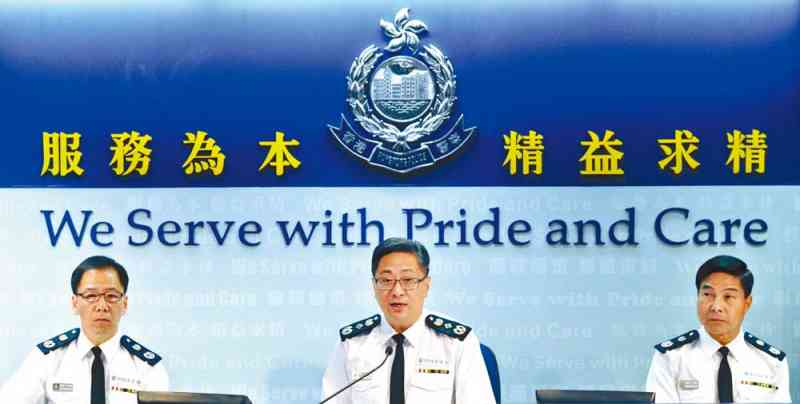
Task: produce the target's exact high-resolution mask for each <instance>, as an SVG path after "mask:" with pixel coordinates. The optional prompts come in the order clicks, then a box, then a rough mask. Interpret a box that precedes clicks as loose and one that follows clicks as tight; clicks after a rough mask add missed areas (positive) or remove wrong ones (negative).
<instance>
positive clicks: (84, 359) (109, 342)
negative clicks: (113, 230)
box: [0, 256, 169, 404]
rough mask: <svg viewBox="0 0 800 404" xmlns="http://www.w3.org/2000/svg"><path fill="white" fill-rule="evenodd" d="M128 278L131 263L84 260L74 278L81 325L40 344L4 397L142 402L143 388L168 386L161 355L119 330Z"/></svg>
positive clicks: (92, 403)
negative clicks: (141, 393) (138, 394)
mask: <svg viewBox="0 0 800 404" xmlns="http://www.w3.org/2000/svg"><path fill="white" fill-rule="evenodd" d="M128 281H129V280H128V273H127V271H126V270H125V268H124V267H123V266H122V265H120V264H119V263H117V262H116V261H114V260H113V259H111V258H108V257H104V256H94V257H89V258H87V259H85V260H84V261H83V262H81V263H80V265H78V267H77V268H75V270H74V271H73V272H72V278H71V287H72V293H73V295H72V299H71V306H72V311H73V312H74V313H75V314H77V315H78V317H80V328H75V329H72V330H69V331H66V332H64V333H62V334H59V335H57V336H55V337H53V338H51V339H49V340H46V341H44V342H42V343H40V344H39V345H37V346H36V348H35V349H34V350H33V352H31V353H30V354H29V355H28V357H27V358H26V359H25V362H24V363H23V364H22V367H20V369H19V370H17V372H16V373H15V374H14V375H13V376H12V377H11V379H9V380H8V381H7V382H6V383H5V385H4V386H3V390H2V391H0V402H2V403H15V404H39V403H48V404H49V403H53V404H61V403H88V404H136V402H137V399H136V392H138V391H139V390H160V391H165V390H167V389H168V387H169V379H168V376H167V371H166V369H165V368H164V365H163V364H162V363H161V356H159V355H158V354H156V353H155V352H153V351H151V350H149V349H147V348H145V347H144V346H143V345H141V344H139V343H138V342H136V341H134V340H133V339H132V338H131V337H128V336H126V335H120V333H119V322H120V319H121V318H122V316H124V315H125V313H126V312H127V310H128V296H127V292H128Z"/></svg>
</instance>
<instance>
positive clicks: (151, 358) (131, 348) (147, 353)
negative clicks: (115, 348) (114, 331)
mask: <svg viewBox="0 0 800 404" xmlns="http://www.w3.org/2000/svg"><path fill="white" fill-rule="evenodd" d="M119 343H120V345H122V347H123V348H125V349H126V350H128V352H130V353H131V354H132V355H133V356H135V357H137V358H139V359H141V360H143V361H145V362H147V364H148V365H150V366H155V365H156V363H158V362H161V355H159V354H157V353H155V352H153V351H151V350H149V349H147V348H145V347H143V346H142V345H141V344H139V343H138V342H136V341H134V340H133V338H131V337H129V336H127V335H123V336H122V338H121V339H120V340H119Z"/></svg>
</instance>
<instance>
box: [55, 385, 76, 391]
mask: <svg viewBox="0 0 800 404" xmlns="http://www.w3.org/2000/svg"><path fill="white" fill-rule="evenodd" d="M73 390H74V387H73V386H72V383H53V391H55V392H59V393H72V391H73Z"/></svg>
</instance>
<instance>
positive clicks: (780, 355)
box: [744, 331, 786, 362]
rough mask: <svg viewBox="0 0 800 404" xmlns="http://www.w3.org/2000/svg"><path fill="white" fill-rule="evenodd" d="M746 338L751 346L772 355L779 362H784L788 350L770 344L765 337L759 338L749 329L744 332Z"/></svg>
mask: <svg viewBox="0 0 800 404" xmlns="http://www.w3.org/2000/svg"><path fill="white" fill-rule="evenodd" d="M744 340H745V341H747V343H748V344H749V345H750V346H752V347H754V348H755V349H757V350H759V351H761V352H764V353H766V354H767V355H769V356H771V357H772V358H774V359H775V360H777V361H778V362H782V361H783V359H784V358H786V352H783V351H782V350H780V349H778V347H776V346H774V345H770V344H769V343H767V342H766V341H764V340H763V339H761V338H758V337H756V336H755V335H753V334H751V333H749V332H747V331H745V332H744Z"/></svg>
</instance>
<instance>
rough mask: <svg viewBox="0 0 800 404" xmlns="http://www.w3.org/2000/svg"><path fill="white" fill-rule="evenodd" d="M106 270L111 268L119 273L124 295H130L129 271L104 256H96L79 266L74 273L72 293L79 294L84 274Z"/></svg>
mask: <svg viewBox="0 0 800 404" xmlns="http://www.w3.org/2000/svg"><path fill="white" fill-rule="evenodd" d="M104 268H111V269H113V270H115V271H117V276H119V281H120V282H122V293H128V271H126V270H125V267H123V266H122V265H121V264H120V263H119V262H117V261H114V259H112V258H109V257H106V256H103V255H95V256H92V257H89V258H87V259H85V260H83V262H81V263H80V264H78V266H77V267H76V268H75V270H74V271H72V293H73V294H77V293H78V285H79V284H80V283H81V278H83V274H84V273H85V272H86V271H89V270H92V269H104Z"/></svg>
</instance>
